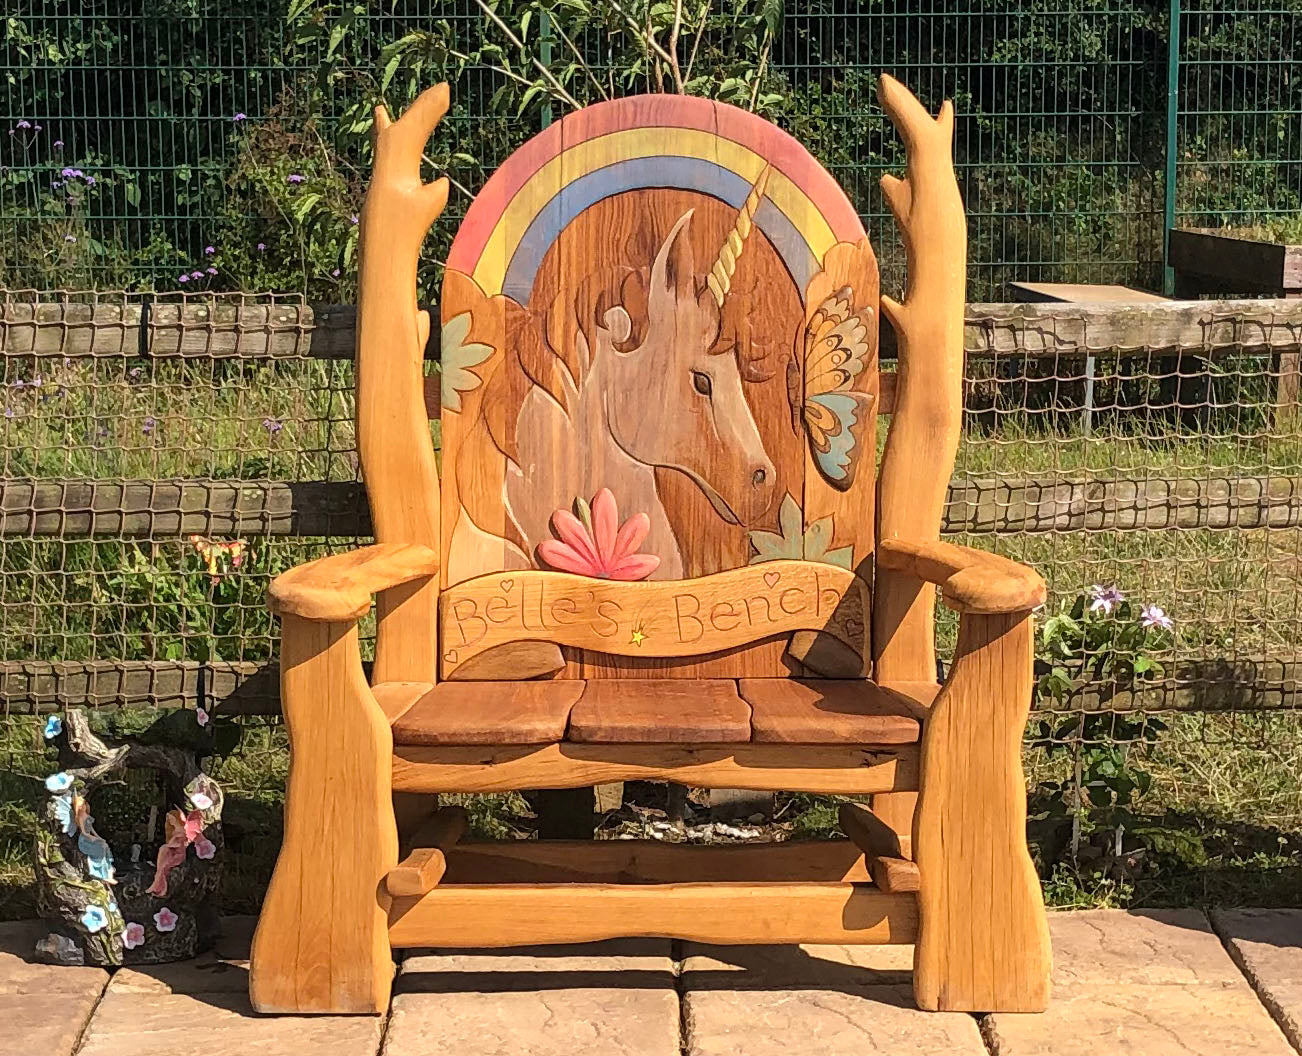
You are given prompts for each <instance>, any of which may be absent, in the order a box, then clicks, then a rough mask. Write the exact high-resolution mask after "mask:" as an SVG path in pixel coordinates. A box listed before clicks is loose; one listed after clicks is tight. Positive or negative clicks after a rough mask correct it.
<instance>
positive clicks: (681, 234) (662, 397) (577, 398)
mask: <svg viewBox="0 0 1302 1056" xmlns="http://www.w3.org/2000/svg"><path fill="white" fill-rule="evenodd" d="M769 173H770V170H769V169H768V168H767V167H766V168H765V169H764V170H763V171H762V172H761V174H760V176H759V178H758V180H757V181H756V182H755V184H754V185H753V186H752V187H751V189H750V192H749V194H748V195H747V197H746V199H745V201H744V202H743V204H742V205H741V207H740V209H739V210H738V211H737V212H736V214H735V218H734V219H733V221H732V223H731V227H730V228H729V230H728V231H727V233H726V235H725V237H724V239H723V242H722V245H721V246H720V248H719V249H718V251H717V252H716V253H715V254H714V257H713V260H712V261H711V262H710V263H709V265H708V266H706V267H704V268H701V267H698V264H697V260H698V254H697V252H696V251H695V249H694V247H693V237H692V236H693V233H694V232H693V225H694V224H698V223H699V222H700V220H699V217H700V212H699V211H700V210H701V209H702V208H712V209H715V210H716V212H715V217H714V222H715V224H716V227H715V229H716V230H717V223H718V214H717V203H715V202H713V200H708V199H705V198H704V196H695V197H696V198H697V199H698V203H697V204H694V205H691V206H690V207H688V208H685V209H681V210H678V211H677V215H676V217H675V218H674V219H673V220H672V223H670V224H669V227H668V231H667V232H666V233H665V234H664V235H663V237H658V234H657V232H656V231H655V230H654V229H655V228H657V227H658V225H659V224H660V223H663V222H665V221H666V220H667V219H668V217H667V216H665V205H664V203H663V202H662V204H661V205H660V207H659V208H658V209H657V208H654V207H653V206H652V203H653V202H654V200H655V199H654V198H653V197H651V195H652V194H654V193H655V192H650V193H648V192H643V193H644V194H645V195H646V197H644V198H642V200H641V201H640V202H639V203H638V207H639V217H641V218H642V222H641V224H640V225H639V227H638V228H637V229H636V230H635V231H634V233H633V235H632V237H630V238H629V239H627V240H626V242H625V244H624V245H623V246H622V247H609V246H607V247H605V250H604V251H605V253H606V254H607V257H608V258H609V257H610V256H614V258H615V259H614V260H610V259H607V260H604V261H603V260H600V259H597V260H594V261H593V266H591V267H589V268H585V269H584V270H583V271H582V272H579V273H577V274H576V270H575V265H576V263H577V261H576V259H575V257H576V253H577V252H579V251H576V249H575V246H574V244H572V243H569V242H567V235H569V234H570V232H569V231H567V232H563V233H562V235H561V236H560V237H559V238H558V239H557V242H556V243H555V244H554V246H553V249H552V251H551V252H549V255H548V259H547V261H545V262H544V265H543V267H542V268H540V271H539V276H538V279H537V280H536V282H535V285H534V289H533V294H532V296H531V298H530V307H528V308H517V306H515V305H514V302H511V301H508V302H507V311H508V323H507V344H508V346H509V347H508V350H507V352H508V355H514V356H515V357H516V358H517V362H518V368H519V369H506V370H502V369H499V370H497V371H496V372H495V373H494V374H493V376H492V378H491V379H490V380H489V381H488V382H487V383H486V385H485V391H484V396H483V404H484V408H485V414H484V428H485V429H486V430H487V431H488V432H490V433H491V434H492V435H493V439H494V442H495V443H496V445H497V446H498V447H499V448H500V449H501V451H502V452H503V453H504V454H505V456H506V460H505V464H504V472H503V478H502V492H501V494H502V497H503V499H504V500H505V510H506V514H507V519H508V522H509V523H508V525H507V528H508V530H509V534H510V536H511V537H512V538H510V539H509V540H508V541H509V543H510V544H511V546H510V547H509V549H508V551H507V554H506V561H505V567H508V568H515V567H520V568H523V567H529V566H531V565H542V566H543V567H546V562H545V561H542V560H540V559H539V557H538V552H537V548H538V545H539V543H541V542H543V541H545V540H548V539H551V538H552V531H551V526H550V522H551V519H552V516H553V514H554V513H555V512H556V511H557V510H558V509H568V508H570V507H571V505H572V504H573V503H574V500H575V498H576V497H588V496H592V495H594V494H596V493H597V492H598V491H599V490H601V489H602V488H610V489H611V490H612V491H613V492H614V493H615V497H616V498H617V500H618V503H619V507H620V509H621V510H623V511H627V512H628V513H629V514H634V513H645V514H646V516H647V518H648V520H649V522H650V529H649V532H648V534H647V538H646V542H645V544H644V546H643V550H644V551H645V552H647V553H650V554H655V555H657V556H658V557H659V558H660V563H659V566H658V568H656V570H655V572H654V573H653V574H652V575H653V578H657V579H678V578H682V577H683V575H684V560H683V555H682V549H681V547H680V544H679V540H678V539H677V538H676V535H675V528H674V525H673V523H671V517H670V514H669V512H668V511H667V510H666V506H665V502H664V500H663V498H662V496H661V493H660V491H661V489H660V487H659V485H658V483H657V474H658V473H659V474H661V475H662V476H663V474H665V473H676V474H681V476H682V477H684V478H686V479H687V480H689V481H690V482H691V483H692V484H693V485H694V486H695V487H696V489H698V490H699V492H700V493H701V494H702V495H703V496H704V497H705V499H706V500H708V504H709V507H710V508H712V509H713V511H714V513H715V514H717V516H718V517H719V518H721V519H722V521H723V522H726V523H727V524H732V525H741V526H747V525H752V524H754V523H756V522H757V521H758V520H759V519H760V518H762V517H763V516H764V515H765V514H766V513H767V512H768V511H769V510H770V508H771V507H772V506H773V505H774V500H775V495H776V490H777V473H776V471H775V468H774V463H773V460H772V458H771V457H770V455H769V453H768V452H767V451H766V450H765V445H764V441H763V439H762V437H761V434H760V430H759V428H758V426H757V424H756V420H755V416H754V413H753V412H752V409H751V406H750V404H749V403H748V402H747V397H746V392H745V385H744V382H756V381H762V380H766V379H767V377H769V376H770V375H771V372H766V371H765V370H763V369H762V366H761V362H762V357H761V356H760V355H758V354H757V353H756V351H755V342H753V341H751V340H750V339H749V332H748V331H747V333H746V334H745V335H741V334H739V329H738V328H739V326H742V325H744V323H745V320H744V318H742V319H741V320H740V322H739V321H738V319H736V318H732V319H731V320H730V313H729V312H727V311H725V308H726V307H728V306H729V294H730V292H732V288H733V284H734V278H735V276H736V274H737V267H738V262H739V260H740V259H741V257H742V255H743V253H744V252H746V249H747V245H748V243H751V242H752V235H753V234H754V231H755V222H754V217H755V211H756V210H757V209H758V207H759V205H760V202H761V201H762V200H763V196H764V192H765V188H766V186H767V183H768V179H769ZM662 193H664V194H668V195H669V196H670V201H671V202H672V201H673V200H674V199H675V198H678V199H679V200H681V196H680V195H677V194H676V192H662ZM610 203H611V204H607V203H600V204H599V205H598V206H597V207H595V208H598V209H600V208H601V207H602V206H603V205H604V206H605V208H606V210H607V211H608V212H612V213H613V212H614V211H615V210H616V209H617V208H618V206H619V199H618V198H615V199H612V200H610ZM707 203H708V204H707ZM625 209H627V205H625ZM671 215H672V214H671ZM588 223H589V225H591V224H593V223H600V217H589V218H588ZM648 229H651V230H650V231H648ZM659 230H661V231H663V230H664V229H663V227H660V228H659ZM648 235H649V237H648ZM761 237H762V236H761ZM573 242H574V243H578V244H580V245H581V244H582V240H581V239H579V238H577V237H576V238H575V239H574V240H573ZM715 244H716V245H717V243H715ZM601 252H602V250H601V249H600V248H595V251H594V252H593V254H592V256H596V257H599V256H600V254H601ZM584 263H586V261H585V262H584ZM737 308H738V309H739V310H740V311H738V312H734V313H732V315H739V316H741V317H744V315H745V311H744V306H742V305H738V306H737ZM467 513H468V514H469V515H470V520H471V521H475V520H476V518H475V516H474V511H473V510H471V509H467ZM498 516H499V519H500V513H499V515H498ZM472 527H473V525H467V526H466V528H467V529H469V528H472ZM461 534H462V536H463V537H464V541H465V542H466V544H467V545H466V547H465V549H466V550H467V552H482V551H484V550H485V549H486V548H485V547H484V546H483V544H482V540H478V541H477V540H474V539H472V538H470V532H468V531H466V530H463V531H462V532H461ZM452 549H453V553H452V554H450V556H449V562H450V565H453V566H457V567H458V569H459V571H458V572H457V575H458V576H459V575H461V574H464V573H466V572H471V571H474V570H471V569H467V568H464V567H463V563H462V562H461V561H459V559H458V558H459V555H458V554H457V553H456V551H457V550H458V549H459V547H458V540H457V533H455V532H454V537H453V547H452ZM502 555H503V551H502V548H501V545H500V543H499V544H498V545H497V546H496V547H495V548H493V557H492V559H493V561H494V562H495V564H496V567H497V568H501V567H503V561H502ZM491 570H492V569H490V568H483V569H479V570H477V571H491Z"/></svg>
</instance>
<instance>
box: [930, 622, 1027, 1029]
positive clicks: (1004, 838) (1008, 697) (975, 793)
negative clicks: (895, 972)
mask: <svg viewBox="0 0 1302 1056" xmlns="http://www.w3.org/2000/svg"><path fill="white" fill-rule="evenodd" d="M1032 633H1033V632H1032V623H1031V614H1030V613H1029V612H1021V613H1012V614H1008V615H979V614H971V613H965V614H964V615H963V617H962V622H961V624H960V627H959V642H958V651H957V655H956V657H955V661H954V667H953V671H952V672H951V674H950V677H949V679H948V680H947V681H946V683H945V686H944V688H943V689H942V690H941V692H940V695H939V696H938V697H937V698H936V703H935V704H934V705H933V707H932V710H931V714H930V715H929V716H928V719H927V724H926V729H925V731H924V733H923V740H922V773H921V777H922V781H921V785H922V790H921V793H920V797H919V802H918V814H917V820H916V823H915V829H914V833H915V837H916V841H915V845H914V848H913V850H914V858H915V860H916V861H917V863H918V869H919V873H920V877H919V879H920V885H921V886H920V889H919V891H918V917H919V919H918V943H917V947H916V949H915V953H914V977H913V986H914V994H915V996H916V998H917V1002H918V1005H919V1007H921V1008H925V1009H931V1010H941V1011H954V1012H1040V1011H1043V1010H1044V1008H1045V1006H1046V1004H1047V1003H1048V999H1049V969H1050V950H1049V930H1048V922H1047V920H1046V917H1045V911H1044V900H1043V897H1042V895H1041V892H1040V882H1039V878H1038V877H1037V876H1036V873H1035V868H1034V866H1033V864H1032V862H1031V856H1030V854H1029V853H1028V851H1027V847H1026V786H1025V783H1024V782H1025V779H1024V777H1023V773H1022V763H1021V747H1022V734H1023V731H1024V729H1025V726H1026V716H1027V712H1028V710H1029V708H1030V700H1031V685H1032V671H1031V664H1032Z"/></svg>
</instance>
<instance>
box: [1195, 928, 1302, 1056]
mask: <svg viewBox="0 0 1302 1056" xmlns="http://www.w3.org/2000/svg"><path fill="white" fill-rule="evenodd" d="M1212 923H1213V924H1215V925H1216V930H1217V932H1218V933H1219V934H1220V936H1221V938H1223V939H1224V940H1225V944H1226V945H1227V946H1228V947H1229V951H1230V956H1231V957H1233V958H1234V960H1235V963H1237V964H1238V966H1239V967H1240V968H1242V969H1243V973H1244V975H1246V976H1247V977H1248V981H1249V982H1250V983H1251V984H1252V986H1253V989H1255V990H1256V991H1257V996H1258V997H1259V998H1260V999H1261V1002H1262V1004H1264V1005H1265V1006H1266V1008H1267V1009H1268V1010H1269V1011H1270V1014H1271V1015H1272V1016H1274V1017H1275V1022H1276V1023H1278V1024H1279V1026H1280V1029H1281V1030H1282V1031H1283V1032H1284V1034H1285V1035H1286V1036H1287V1037H1288V1040H1289V1041H1290V1042H1292V1043H1293V1046H1294V1047H1295V1048H1296V1049H1297V1050H1298V1052H1302V909H1222V910H1216V911H1214V912H1213V913H1212Z"/></svg>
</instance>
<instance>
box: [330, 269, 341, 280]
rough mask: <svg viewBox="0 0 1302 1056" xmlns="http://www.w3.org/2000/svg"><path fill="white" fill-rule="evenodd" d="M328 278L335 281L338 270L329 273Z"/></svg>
mask: <svg viewBox="0 0 1302 1056" xmlns="http://www.w3.org/2000/svg"><path fill="white" fill-rule="evenodd" d="M330 277H331V278H332V279H337V278H339V269H338V268H335V269H334V270H333V271H331V272H330Z"/></svg>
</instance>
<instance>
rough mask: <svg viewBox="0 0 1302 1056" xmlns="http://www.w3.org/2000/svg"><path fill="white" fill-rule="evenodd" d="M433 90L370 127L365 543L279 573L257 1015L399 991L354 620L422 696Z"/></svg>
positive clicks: (383, 762)
mask: <svg viewBox="0 0 1302 1056" xmlns="http://www.w3.org/2000/svg"><path fill="white" fill-rule="evenodd" d="M447 107H448V88H447V85H445V84H443V85H438V86H437V87H435V88H431V89H430V90H428V91H427V92H425V93H424V94H422V95H421V96H420V98H419V99H417V100H416V102H415V103H413V104H412V106H411V107H410V108H409V109H408V110H407V112H406V113H405V114H403V116H402V118H401V119H400V120H398V121H391V120H390V119H389V115H388V114H387V112H386V111H385V110H384V108H383V107H380V108H379V109H377V110H376V114H375V170H374V177H373V180H372V183H371V187H370V189H369V191H368V193H367V196H366V204H365V207H364V208H363V210H362V230H361V257H362V259H361V273H362V279H361V295H360V298H359V302H358V346H357V371H358V382H357V390H358V391H357V419H358V447H359V449H360V451H361V456H362V462H363V466H364V469H365V472H366V482H367V485H368V492H369V495H370V500H371V515H372V521H373V522H374V525H375V535H376V538H377V540H378V542H377V544H376V545H374V546H369V547H363V548H361V549H359V550H355V551H352V552H349V553H341V554H335V555H332V556H330V557H326V558H322V559H321V560H319V561H314V562H311V563H309V564H307V565H302V566H299V567H298V568H295V569H292V570H291V571H289V572H286V573H285V574H283V575H281V576H279V577H277V579H276V580H275V582H273V583H272V586H271V601H272V605H273V608H274V609H276V610H277V611H278V612H279V613H280V615H281V617H282V620H281V658H280V667H281V707H282V709H283V711H284V715H285V724H286V727H287V729H288V731H289V740H290V752H291V755H290V770H289V780H288V783H287V787H286V795H285V840H284V844H283V845H282V847H281V851H280V855H279V857H278V858H277V861H276V869H275V872H274V873H273V875H272V878H271V883H270V885H269V887H268V889H267V896H266V899H265V900H264V901H263V905H262V913H261V915H260V919H259V921H258V930H257V933H256V935H255V936H254V941H253V951H252V956H251V958H250V967H249V994H250V997H251V999H252V1001H253V1006H254V1008H256V1009H257V1010H258V1011H260V1012H333V1013H339V1012H383V1011H384V1010H385V1009H386V1008H388V1004H389V992H390V989H391V987H392V983H393V954H392V950H391V947H390V943H389V927H388V913H389V906H390V898H389V895H388V893H387V891H386V889H385V877H386V876H387V875H388V873H389V871H390V870H391V869H393V868H394V867H395V866H396V865H397V860H398V833H397V828H396V825H395V822H394V810H393V784H392V770H393V735H392V732H391V730H390V727H389V721H388V719H387V718H386V716H385V713H384V711H383V710H382V709H381V707H380V705H379V703H378V702H377V700H376V696H375V694H374V693H372V691H371V688H370V686H368V685H367V682H366V677H365V675H364V673H363V670H362V662H361V653H360V651H359V648H358V638H357V620H358V618H359V617H360V616H362V615H364V614H365V613H366V612H367V611H368V609H369V607H370V599H371V597H372V596H374V597H375V598H376V599H377V610H378V626H377V641H376V660H375V670H374V675H373V678H374V680H375V682H376V683H377V684H379V683H382V682H384V683H393V682H406V683H415V684H417V685H418V686H419V685H422V684H424V685H425V688H429V685H428V684H431V683H433V682H434V680H435V669H436V668H435V665H436V657H437V655H438V649H437V644H436V638H435V633H436V619H435V617H436V613H437V603H438V578H439V577H438V571H439V562H438V546H439V520H438V514H439V489H438V476H437V469H436V464H435V461H434V449H433V445H432V443H431V440H430V434H429V425H428V422H427V420H426V417H425V410H424V402H423V398H422V392H423V360H424V349H425V342H426V340H427V339H428V337H429V316H428V314H427V313H425V312H422V311H419V310H418V308H417V304H416V265H417V261H418V259H419V255H420V246H421V242H422V241H423V240H424V238H425V234H426V232H427V231H428V229H429V226H430V225H431V224H432V223H433V222H434V221H435V220H436V219H437V218H438V216H439V214H440V213H441V212H442V211H443V206H444V204H445V203H446V201H447V194H448V185H447V180H445V179H443V180H439V181H437V182H435V183H433V184H424V183H422V182H421V179H420V163H421V155H422V151H423V148H424V145H425V142H426V140H428V139H429V136H430V133H431V132H432V131H433V130H434V128H435V126H436V125H437V124H438V121H439V119H440V118H441V117H442V116H443V114H444V113H445V112H446V111H447Z"/></svg>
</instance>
